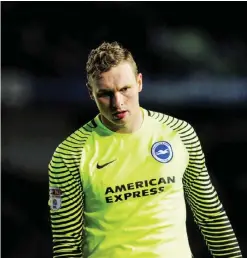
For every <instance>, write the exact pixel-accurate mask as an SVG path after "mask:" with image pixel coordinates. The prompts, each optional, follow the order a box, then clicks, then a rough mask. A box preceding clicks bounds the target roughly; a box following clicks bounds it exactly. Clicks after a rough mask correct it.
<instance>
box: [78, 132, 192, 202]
mask: <svg viewBox="0 0 247 258" xmlns="http://www.w3.org/2000/svg"><path fill="white" fill-rule="evenodd" d="M89 146H90V147H89ZM83 159H84V160H85V162H84V163H83V164H82V167H81V175H82V182H83V188H84V192H85V196H86V200H87V197H88V200H89V199H90V203H94V204H95V205H96V206H97V205H100V206H102V205H103V206H105V205H107V204H109V203H120V202H126V201H134V200H136V199H139V198H145V197H147V198H152V196H157V195H159V194H169V193H173V192H175V191H177V190H178V189H181V188H182V177H183V173H184V171H185V169H186V166H187V163H188V154H187V151H186V149H185V147H184V145H183V143H182V141H181V139H180V137H179V135H178V134H177V133H175V132H173V131H169V130H168V131H164V130H162V131H161V132H157V131H156V132H153V131H152V130H149V131H147V132H146V134H145V135H140V136H138V135H134V136H133V137H129V136H127V137H121V138H120V137H117V136H115V135H112V136H106V137H97V135H96V136H95V137H93V138H92V141H91V142H90V145H88V147H87V146H86V147H85V150H84V157H83Z"/></svg>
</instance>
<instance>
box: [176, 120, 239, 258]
mask: <svg viewBox="0 0 247 258" xmlns="http://www.w3.org/2000/svg"><path fill="white" fill-rule="evenodd" d="M180 135H181V139H182V140H183V142H184V144H185V146H186V148H187V150H188V152H189V164H188V166H187V169H186V171H185V174H184V177H183V183H184V192H185V197H186V200H187V202H188V204H189V206H190V208H191V210H192V213H193V217H194V220H195V222H196V224H197V225H198V227H199V229H200V231H201V233H202V235H203V237H204V239H205V241H206V244H207V246H208V249H209V251H210V252H211V254H212V256H213V257H227V258H237V257H242V255H241V251H240V247H239V244H238V241H237V239H236V236H235V234H234V231H233V228H232V226H231V223H230V221H229V219H228V217H227V214H226V212H225V210H224V208H223V206H222V203H221V202H220V200H219V197H218V194H217V192H216V190H215V188H214V186H213V184H212V182H211V179H210V176H209V174H208V171H207V168H206V165H205V157H204V154H203V151H202V148H201V144H200V141H199V139H198V137H197V135H196V133H195V131H194V129H193V128H192V127H191V126H190V125H189V124H187V125H186V126H185V127H183V129H182V130H181V131H180Z"/></svg>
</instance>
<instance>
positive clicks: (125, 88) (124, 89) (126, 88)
mask: <svg viewBox="0 0 247 258" xmlns="http://www.w3.org/2000/svg"><path fill="white" fill-rule="evenodd" d="M128 89H129V87H124V88H122V89H121V91H122V92H125V91H127V90H128Z"/></svg>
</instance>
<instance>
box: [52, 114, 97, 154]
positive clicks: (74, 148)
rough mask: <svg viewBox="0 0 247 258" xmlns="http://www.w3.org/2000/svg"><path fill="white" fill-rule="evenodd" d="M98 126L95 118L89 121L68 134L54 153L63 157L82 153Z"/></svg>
mask: <svg viewBox="0 0 247 258" xmlns="http://www.w3.org/2000/svg"><path fill="white" fill-rule="evenodd" d="M96 128H97V124H96V123H95V121H94V119H93V120H91V121H89V122H87V123H86V124H84V125H83V126H81V127H80V128H79V129H77V130H76V131H74V132H73V133H71V134H70V135H69V136H67V137H66V138H65V139H64V140H63V141H62V142H61V143H60V144H59V145H58V146H57V148H56V149H55V152H54V154H53V155H57V156H60V157H61V158H66V157H68V156H77V155H81V152H82V150H83V148H84V146H85V144H86V143H87V141H88V140H89V139H90V138H91V137H92V134H93V132H94V131H95V129H96Z"/></svg>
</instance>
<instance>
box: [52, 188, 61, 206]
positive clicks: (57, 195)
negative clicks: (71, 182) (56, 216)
mask: <svg viewBox="0 0 247 258" xmlns="http://www.w3.org/2000/svg"><path fill="white" fill-rule="evenodd" d="M49 194H50V207H51V209H52V210H58V209H60V208H61V204H62V191H61V189H59V188H57V187H50V193H49Z"/></svg>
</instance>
